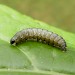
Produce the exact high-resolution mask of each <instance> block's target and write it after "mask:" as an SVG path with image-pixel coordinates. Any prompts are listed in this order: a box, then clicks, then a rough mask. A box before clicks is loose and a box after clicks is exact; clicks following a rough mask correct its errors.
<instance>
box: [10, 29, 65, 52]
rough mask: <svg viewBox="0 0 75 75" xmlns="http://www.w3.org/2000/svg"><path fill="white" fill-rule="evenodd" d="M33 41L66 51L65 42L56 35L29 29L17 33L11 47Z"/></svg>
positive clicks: (12, 39)
mask: <svg viewBox="0 0 75 75" xmlns="http://www.w3.org/2000/svg"><path fill="white" fill-rule="evenodd" d="M27 40H33V41H39V42H43V43H46V44H48V45H52V46H53V47H57V48H60V49H61V50H62V51H66V42H65V40H64V39H63V38H62V37H61V36H59V35H58V34H56V33H53V32H51V31H48V30H44V29H40V28H28V29H23V30H21V31H19V32H17V33H16V34H15V35H14V36H13V37H12V38H11V40H10V44H11V45H17V44H19V43H20V42H23V41H27Z"/></svg>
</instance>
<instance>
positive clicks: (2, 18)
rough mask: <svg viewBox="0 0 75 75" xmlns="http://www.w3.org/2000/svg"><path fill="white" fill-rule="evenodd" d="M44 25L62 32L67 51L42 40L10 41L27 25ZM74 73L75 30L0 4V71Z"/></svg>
mask: <svg viewBox="0 0 75 75" xmlns="http://www.w3.org/2000/svg"><path fill="white" fill-rule="evenodd" d="M34 27H35V28H42V29H47V30H49V31H53V32H54V33H57V34H59V35H60V36H62V37H63V38H64V39H65V40H66V42H67V52H62V51H61V50H60V49H57V48H55V47H52V46H49V45H47V44H42V43H39V42H30V41H28V42H26V43H22V44H20V45H18V46H12V45H10V39H11V37H12V36H13V35H14V34H15V33H16V32H18V31H20V30H22V29H26V28H34ZM8 74H9V75H13V74H15V75H69V74H75V34H72V33H69V32H66V31H63V30H61V29H58V28H55V27H53V26H50V25H48V24H45V23H43V22H40V21H37V20H34V19H32V18H30V17H28V16H25V15H22V14H20V13H18V12H17V11H15V10H13V9H11V8H9V7H7V6H4V5H0V75H8Z"/></svg>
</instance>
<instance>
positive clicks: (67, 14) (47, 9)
mask: <svg viewBox="0 0 75 75" xmlns="http://www.w3.org/2000/svg"><path fill="white" fill-rule="evenodd" d="M0 4H5V5H7V6H9V7H12V8H13V9H16V10H18V11H19V12H21V13H23V14H26V15H28V16H31V17H33V18H34V19H38V20H41V21H44V22H46V23H48V24H51V25H53V26H55V27H58V28H61V29H64V30H66V31H69V32H73V33H75V0H0Z"/></svg>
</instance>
